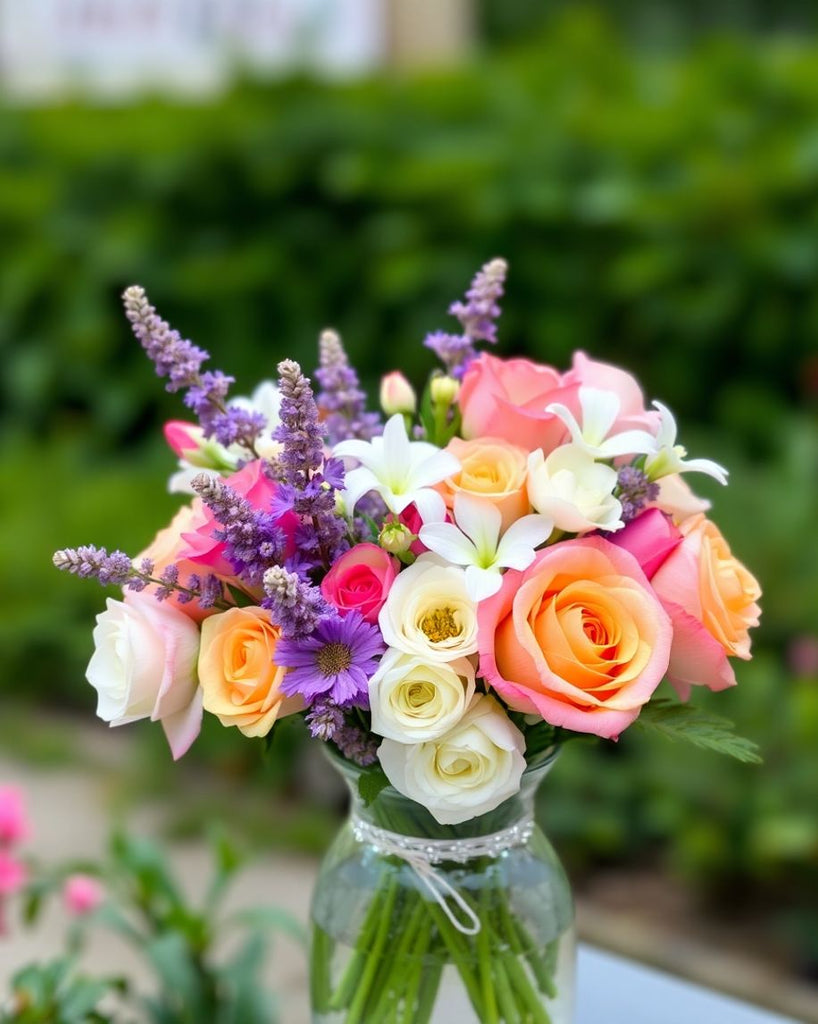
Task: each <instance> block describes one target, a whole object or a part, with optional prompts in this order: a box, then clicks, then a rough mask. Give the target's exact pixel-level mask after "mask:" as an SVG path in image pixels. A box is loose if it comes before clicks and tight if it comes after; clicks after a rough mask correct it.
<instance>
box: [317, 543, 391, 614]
mask: <svg viewBox="0 0 818 1024" xmlns="http://www.w3.org/2000/svg"><path fill="white" fill-rule="evenodd" d="M397 574H398V564H397V562H396V561H395V559H394V558H392V556H391V555H390V554H389V553H388V552H387V551H384V550H383V548H380V547H378V545H377V544H358V545H357V546H356V547H354V548H350V550H349V551H345V552H344V554H343V555H341V557H340V558H339V559H338V561H337V562H336V563H335V565H333V567H332V568H331V569H330V571H329V572H328V573H327V575H326V576H325V577H324V579H323V580H322V582H321V593H322V594H323V595H324V597H325V598H326V599H327V601H329V603H330V604H331V605H333V606H334V607H335V608H337V609H338V611H339V612H340V613H341V614H342V615H346V614H347V612H351V611H357V612H360V613H361V615H362V616H363V618H364V619H365V620H366V621H367V622H371V623H375V622H377V621H378V613H379V612H380V610H381V608H383V606H384V603H385V602H386V596H387V594H388V593H389V588H390V587H391V586H392V584H393V582H394V580H395V577H396V576H397Z"/></svg>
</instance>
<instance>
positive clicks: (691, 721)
mask: <svg viewBox="0 0 818 1024" xmlns="http://www.w3.org/2000/svg"><path fill="white" fill-rule="evenodd" d="M636 725H637V726H639V727H640V728H641V729H642V730H643V731H644V732H654V733H657V734H659V735H662V736H665V737H667V738H668V739H670V740H686V741H687V742H688V743H692V744H693V745H694V746H696V747H701V748H702V749H704V750H714V751H716V753H719V754H726V755H727V756H728V757H734V758H735V759H736V760H737V761H742V762H744V763H745V764H761V763H762V758H761V755H760V753H759V750H758V746H757V745H756V744H755V743H753V742H752V740H748V739H745V738H744V737H743V736H739V735H737V734H736V733H735V732H734V726H733V723H732V722H730V721H728V720H727V719H726V718H722V717H721V716H720V715H714V714H712V713H711V712H709V711H699V710H698V709H697V708H694V707H691V706H690V705H689V704H680V703H678V702H677V701H674V700H669V699H667V698H664V697H663V698H659V699H658V700H652V701H651V702H650V703H649V704H646V705H645V707H643V708H642V712H641V714H640V715H639V718H637V720H636Z"/></svg>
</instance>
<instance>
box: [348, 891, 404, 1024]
mask: <svg viewBox="0 0 818 1024" xmlns="http://www.w3.org/2000/svg"><path fill="white" fill-rule="evenodd" d="M397 892H398V879H397V875H395V874H394V873H390V876H389V879H388V881H387V883H386V886H385V889H384V900H383V905H382V906H381V907H380V908H379V909H380V920H379V921H378V924H377V928H376V931H375V936H374V939H373V942H372V947H371V949H370V952H369V956H368V958H367V960H366V964H365V966H364V970H363V974H362V975H361V979H360V981H359V982H358V987H357V990H356V992H355V998H354V999H353V1001H352V1005H351V1006H350V1008H349V1013H348V1014H347V1019H346V1024H358V1022H359V1021H363V1020H364V1016H363V1010H364V1007H365V1006H366V1001H367V999H368V997H369V992H370V988H371V985H372V982H373V980H374V977H375V972H376V971H377V970H378V966H379V963H380V960H381V951H382V949H383V946H384V943H385V942H386V937H387V935H388V934H389V925H390V924H391V923H392V910H393V907H394V905H395V897H396V896H397ZM379 902H380V901H378V900H375V901H373V905H377V904H378V903H379ZM359 948H360V945H359Z"/></svg>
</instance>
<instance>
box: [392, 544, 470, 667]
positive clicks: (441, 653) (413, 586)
mask: <svg viewBox="0 0 818 1024" xmlns="http://www.w3.org/2000/svg"><path fill="white" fill-rule="evenodd" d="M378 625H379V626H380V627H381V633H382V634H383V638H384V641H385V642H386V643H387V644H388V645H389V646H390V647H396V648H397V649H398V650H400V651H404V652H405V653H406V654H416V655H418V656H419V657H421V658H425V659H426V661H434V662H445V661H453V660H454V659H455V658H462V657H465V656H466V655H469V654H475V653H476V651H477V604H476V603H475V602H474V601H472V599H471V598H470V597H469V595H468V594H467V592H466V574H465V572H464V570H463V569H460V568H458V567H457V566H453V565H448V564H446V563H445V562H443V561H442V559H440V558H438V557H437V555H432V554H424V555H421V556H420V558H419V559H418V560H417V561H416V562H414V563H413V564H412V565H410V566H409V568H408V569H404V570H403V572H401V573H399V574H398V577H397V579H396V580H395V582H394V583H393V584H392V587H391V589H390V591H389V596H388V597H387V599H386V604H385V605H384V606H383V608H382V609H381V613H380V615H379V616H378Z"/></svg>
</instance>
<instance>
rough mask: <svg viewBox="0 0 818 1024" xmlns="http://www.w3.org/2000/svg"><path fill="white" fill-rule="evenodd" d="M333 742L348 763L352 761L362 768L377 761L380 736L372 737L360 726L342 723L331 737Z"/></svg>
mask: <svg viewBox="0 0 818 1024" xmlns="http://www.w3.org/2000/svg"><path fill="white" fill-rule="evenodd" d="M332 739H333V742H334V743H335V745H336V746H337V747H338V749H339V750H340V751H341V753H342V754H343V755H344V757H345V758H346V759H347V760H348V761H354V762H355V764H359V765H360V766H361V767H362V768H366V767H367V766H368V765H370V764H374V763H375V762H376V761H377V760H378V746H379V744H380V739H381V738H380V736H372V735H371V734H370V733H367V732H365V731H364V730H363V729H362V728H361V727H360V726H357V725H353V724H352V723H351V722H344V724H343V725H342V726H341V728H340V729H337V730H336V732H335V735H334V736H333V737H332Z"/></svg>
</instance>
